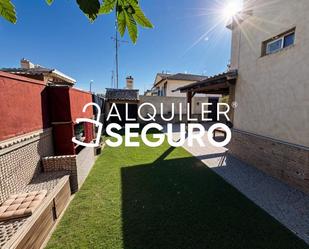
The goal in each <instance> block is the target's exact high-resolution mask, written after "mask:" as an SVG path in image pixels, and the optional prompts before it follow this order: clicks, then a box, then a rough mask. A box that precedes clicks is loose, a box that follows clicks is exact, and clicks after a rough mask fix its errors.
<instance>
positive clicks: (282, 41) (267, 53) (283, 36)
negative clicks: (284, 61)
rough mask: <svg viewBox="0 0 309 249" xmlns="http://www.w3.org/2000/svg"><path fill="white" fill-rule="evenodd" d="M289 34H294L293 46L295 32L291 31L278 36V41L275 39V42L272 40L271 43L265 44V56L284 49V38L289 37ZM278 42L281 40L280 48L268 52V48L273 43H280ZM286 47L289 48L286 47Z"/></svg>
mask: <svg viewBox="0 0 309 249" xmlns="http://www.w3.org/2000/svg"><path fill="white" fill-rule="evenodd" d="M291 34H294V42H293V44H295V35H296V34H295V30H293V31H291V32H289V33H286V34H284V35H282V36H280V37H279V38H278V39H275V40H272V41H269V42H267V43H266V51H265V55H269V54H274V53H276V52H278V51H280V50H282V49H284V48H285V47H284V42H285V38H286V37H287V36H289V35H291ZM280 40H281V47H280V48H278V49H277V50H274V51H270V50H269V47H270V46H271V45H272V44H273V43H275V42H278V41H280ZM290 46H292V45H290ZM288 47H289V46H288Z"/></svg>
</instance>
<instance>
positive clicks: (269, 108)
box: [231, 0, 309, 147]
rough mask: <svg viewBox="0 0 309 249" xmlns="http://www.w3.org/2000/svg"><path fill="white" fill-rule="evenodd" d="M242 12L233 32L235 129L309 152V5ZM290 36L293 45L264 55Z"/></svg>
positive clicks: (258, 4)
mask: <svg viewBox="0 0 309 249" xmlns="http://www.w3.org/2000/svg"><path fill="white" fill-rule="evenodd" d="M244 8H245V10H249V11H248V12H247V13H248V14H243V16H242V18H243V19H244V20H243V21H242V20H241V21H239V25H233V28H232V55H231V69H237V70H238V79H237V84H236V85H235V96H234V100H235V101H236V102H237V104H238V106H237V108H236V110H235V112H234V125H235V128H237V129H239V130H243V131H247V132H252V133H255V134H258V135H263V136H266V137H269V138H274V139H278V140H281V141H284V142H288V143H292V144H296V145H302V146H307V147H309V77H308V76H309V71H308V65H309V27H308V23H309V16H308V13H309V1H307V0H298V1H289V0H279V1H275V2H274V1H268V0H257V1H252V0H245V2H244ZM289 31H290V32H294V42H293V43H291V44H290V43H289V46H286V47H283V46H282V47H281V48H280V45H279V48H278V50H277V51H274V52H273V53H270V54H267V55H265V51H263V48H264V47H265V42H266V41H272V40H273V41H275V40H276V39H277V40H278V39H279V40H280V39H281V36H280V34H285V33H286V32H289ZM282 42H283V43H284V41H282Z"/></svg>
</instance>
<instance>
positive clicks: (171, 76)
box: [154, 73, 208, 86]
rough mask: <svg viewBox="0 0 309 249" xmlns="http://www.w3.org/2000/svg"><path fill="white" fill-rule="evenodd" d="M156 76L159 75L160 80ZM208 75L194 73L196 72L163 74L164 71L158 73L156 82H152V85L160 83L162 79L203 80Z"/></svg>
mask: <svg viewBox="0 0 309 249" xmlns="http://www.w3.org/2000/svg"><path fill="white" fill-rule="evenodd" d="M158 77H160V80H159V81H157V79H158ZM207 78H208V77H207V76H205V75H196V74H186V73H177V74H165V73H158V74H157V77H156V82H155V83H154V86H156V85H157V84H159V83H161V82H162V81H164V80H183V81H192V82H196V81H201V80H205V79H207Z"/></svg>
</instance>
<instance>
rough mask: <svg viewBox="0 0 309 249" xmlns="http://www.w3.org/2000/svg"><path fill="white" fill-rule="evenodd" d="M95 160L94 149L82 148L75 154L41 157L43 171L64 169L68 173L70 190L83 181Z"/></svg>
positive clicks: (77, 187) (75, 188) (79, 185)
mask: <svg viewBox="0 0 309 249" xmlns="http://www.w3.org/2000/svg"><path fill="white" fill-rule="evenodd" d="M94 161H95V157H94V149H93V148H84V149H83V150H81V151H80V153H79V154H77V155H69V156H50V157H45V158H43V159H42V165H43V169H44V172H55V171H66V172H67V173H68V174H70V184H71V190H72V192H73V193H74V192H76V191H78V189H79V188H80V187H81V186H82V184H83V183H84V181H85V179H86V177H87V176H88V174H89V172H90V170H91V168H92V166H93V164H94Z"/></svg>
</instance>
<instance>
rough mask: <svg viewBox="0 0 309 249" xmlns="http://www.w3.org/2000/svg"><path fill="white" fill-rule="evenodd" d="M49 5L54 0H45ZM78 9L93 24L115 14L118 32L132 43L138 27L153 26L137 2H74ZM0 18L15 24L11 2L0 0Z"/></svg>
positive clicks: (125, 0) (93, 0) (14, 14)
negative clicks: (97, 19) (126, 35)
mask: <svg viewBox="0 0 309 249" xmlns="http://www.w3.org/2000/svg"><path fill="white" fill-rule="evenodd" d="M45 1H46V2H47V3H48V4H49V5H51V4H52V3H53V2H54V0H45ZM76 3H77V4H78V6H79V8H80V9H81V11H82V12H83V13H85V15H86V16H87V17H88V18H89V20H90V21H91V22H94V21H95V20H96V18H97V17H98V16H99V15H103V14H110V13H112V12H115V13H116V23H117V27H118V31H119V33H120V35H121V36H123V35H124V34H125V32H126V30H128V33H129V36H130V38H131V40H132V42H133V43H136V41H137V37H138V25H139V26H141V27H143V28H153V25H152V24H151V22H150V21H149V20H148V18H147V17H146V16H145V14H144V12H143V11H142V9H141V7H140V6H139V3H138V0H76ZM0 16H2V17H4V18H5V19H6V20H8V21H9V22H11V23H16V21H17V18H16V11H15V6H14V4H13V3H12V1H11V0H0Z"/></svg>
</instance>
